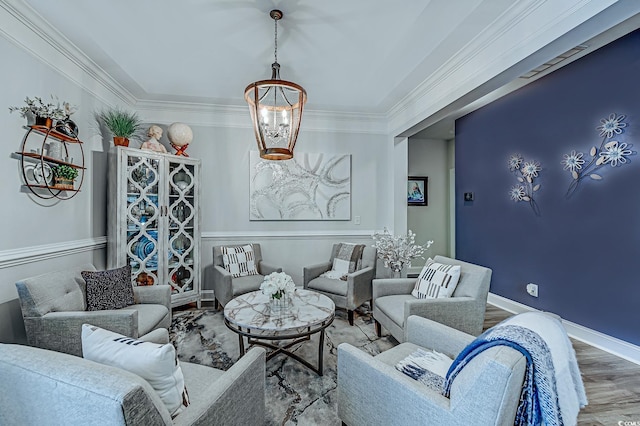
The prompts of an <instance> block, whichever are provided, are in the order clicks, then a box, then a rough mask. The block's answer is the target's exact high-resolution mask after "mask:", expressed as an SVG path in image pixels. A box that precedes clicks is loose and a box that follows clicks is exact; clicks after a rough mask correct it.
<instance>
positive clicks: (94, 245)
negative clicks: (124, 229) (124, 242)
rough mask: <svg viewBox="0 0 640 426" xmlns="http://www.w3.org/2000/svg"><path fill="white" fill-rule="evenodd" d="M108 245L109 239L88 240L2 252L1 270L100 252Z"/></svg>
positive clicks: (0, 254) (0, 252) (0, 255)
mask: <svg viewBox="0 0 640 426" xmlns="http://www.w3.org/2000/svg"><path fill="white" fill-rule="evenodd" d="M106 245H107V237H97V238H87V239H84V240H76V241H65V242H62V243H54V244H43V245H40V246H31V247H23V248H19V249H12V250H4V251H0V269H3V268H10V267H13V266H18V265H24V264H27V263H33V262H39V261H42V260H47V259H53V258H55V257H61V256H68V255H71V254H75V253H81V252H85V251H93V250H98V249H101V248H103V247H105V246H106Z"/></svg>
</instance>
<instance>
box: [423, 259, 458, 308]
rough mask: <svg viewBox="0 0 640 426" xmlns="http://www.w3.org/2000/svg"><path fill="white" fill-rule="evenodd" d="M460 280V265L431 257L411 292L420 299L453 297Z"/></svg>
mask: <svg viewBox="0 0 640 426" xmlns="http://www.w3.org/2000/svg"><path fill="white" fill-rule="evenodd" d="M459 280H460V265H447V264H444V263H437V262H434V261H433V259H431V258H429V259H428V260H427V263H426V264H425V265H424V268H422V272H420V275H419V276H418V280H417V281H416V285H415V287H414V288H413V291H412V292H411V294H412V295H413V297H416V298H418V299H441V298H446V297H451V295H452V294H453V292H454V291H455V289H456V286H457V285H458V281H459Z"/></svg>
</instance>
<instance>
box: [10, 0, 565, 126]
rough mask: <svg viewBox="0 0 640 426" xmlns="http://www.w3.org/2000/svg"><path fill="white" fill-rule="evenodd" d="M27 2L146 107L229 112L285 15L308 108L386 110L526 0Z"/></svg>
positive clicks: (287, 57) (282, 58) (286, 49)
mask: <svg viewBox="0 0 640 426" xmlns="http://www.w3.org/2000/svg"><path fill="white" fill-rule="evenodd" d="M23 1H24V3H26V4H28V5H29V6H30V7H31V8H33V9H34V11H35V12H36V13H37V14H39V15H40V16H41V17H42V18H43V19H45V20H46V21H48V22H49V23H50V24H51V25H52V26H53V27H55V28H56V29H57V30H58V31H59V32H60V33H61V34H62V35H63V36H64V37H66V38H67V39H68V40H70V41H71V43H73V44H74V45H75V46H76V47H77V48H79V49H80V50H81V51H82V52H83V53H84V54H85V55H86V56H87V57H88V58H89V59H90V60H91V61H93V62H94V63H95V64H96V65H97V66H98V67H100V68H102V69H103V70H104V71H105V72H107V73H108V74H109V75H110V76H111V77H112V78H114V79H115V80H116V81H117V82H118V83H119V84H120V85H122V86H123V87H124V88H125V89H126V90H127V91H128V92H129V93H130V94H131V95H132V96H133V97H135V98H136V99H137V100H139V101H176V102H196V103H205V104H213V105H225V106H235V105H237V106H241V105H242V106H243V105H245V103H244V99H243V94H244V89H245V87H246V86H247V85H248V84H249V83H251V82H253V81H255V80H261V79H266V78H269V77H270V65H271V63H272V62H273V59H274V58H273V49H274V21H273V20H272V19H271V18H270V17H269V11H270V10H271V9H274V8H277V9H280V10H282V11H283V12H284V17H283V19H282V20H281V21H279V23H278V62H279V63H280V65H281V78H282V79H284V80H290V81H294V82H296V83H298V84H300V85H302V86H303V87H304V88H305V89H306V91H307V93H308V103H307V109H308V110H315V111H334V112H356V113H364V114H386V113H388V112H389V111H390V110H391V109H392V108H393V107H394V106H395V105H397V104H398V103H399V102H400V101H401V100H402V99H403V98H405V97H406V96H407V95H408V94H409V93H410V92H411V91H412V90H413V89H414V88H416V87H418V86H419V85H420V83H421V82H423V81H424V80H425V79H426V78H427V77H428V76H430V75H432V74H434V73H435V72H436V71H437V70H438V69H439V68H440V67H441V65H442V64H444V63H447V61H449V60H450V59H451V58H452V57H453V56H454V55H455V54H456V53H457V52H460V51H462V50H463V49H464V48H465V47H466V46H469V45H470V44H471V43H472V42H473V41H474V39H475V38H477V37H478V35H479V34H483V33H485V32H486V31H489V29H490V28H491V26H492V24H494V25H495V22H496V21H497V20H499V19H500V17H501V16H503V15H504V14H505V13H508V12H509V11H510V8H513V7H516V6H515V5H516V4H517V3H519V2H514V1H513V0H454V1H452V0H403V1H402V2H401V3H400V2H390V1H380V0H377V1H376V0H348V1H347V0H321V1H311V0H180V1H177V0H135V1H132V0H109V1H77V0H56V1H55V2H53V1H51V0H23ZM559 1H564V0H559ZM392 3H393V4H394V5H395V6H396V7H391V5H392ZM520 3H521V4H520V6H522V2H520ZM525 3H526V2H525ZM529 3H535V2H533V1H531V0H529ZM525 30H526V29H525ZM524 32H525V31H523V34H524ZM542 62H544V61H542ZM542 62H539V63H542ZM539 63H538V64H539ZM442 127H443V128H442V130H441V131H439V132H440V133H442V134H443V135H447V134H450V133H449V132H450V131H451V123H449V124H446V125H442ZM449 137H451V136H449Z"/></svg>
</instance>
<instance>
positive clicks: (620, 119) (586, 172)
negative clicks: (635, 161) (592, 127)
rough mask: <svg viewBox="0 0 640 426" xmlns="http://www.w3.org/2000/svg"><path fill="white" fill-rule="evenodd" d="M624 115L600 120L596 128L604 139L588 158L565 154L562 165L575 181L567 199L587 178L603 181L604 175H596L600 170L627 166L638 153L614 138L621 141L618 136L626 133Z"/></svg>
mask: <svg viewBox="0 0 640 426" xmlns="http://www.w3.org/2000/svg"><path fill="white" fill-rule="evenodd" d="M625 118H626V116H625V115H624V114H620V115H616V114H615V113H612V114H611V115H609V117H608V118H603V119H602V120H600V122H601V124H600V125H599V126H598V127H596V130H598V131H599V132H600V136H601V137H602V143H601V144H600V147H599V148H598V147H596V146H592V147H591V149H590V150H589V156H588V158H585V155H584V154H583V153H582V152H576V151H575V150H573V151H571V152H570V153H569V154H564V158H563V160H562V165H563V166H564V169H565V170H567V171H568V172H569V173H571V177H572V178H573V180H572V181H571V183H570V184H569V188H568V189H567V193H566V197H567V198H569V197H571V195H573V193H574V192H575V191H576V189H578V185H579V184H580V182H582V181H583V180H584V179H586V178H590V179H592V180H602V175H600V174H599V173H595V172H596V171H598V170H599V169H600V168H602V167H605V166H607V165H609V166H611V167H618V166H622V165H623V164H626V163H627V162H628V161H629V160H628V157H629V156H630V155H634V154H635V153H636V152H635V151H633V150H631V146H632V145H631V144H627V143H626V142H621V141H618V140H611V139H612V138H614V137H615V138H616V139H619V138H618V136H620V135H622V134H623V133H624V128H625V127H627V123H625V122H624V119H625Z"/></svg>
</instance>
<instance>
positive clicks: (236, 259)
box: [222, 244, 258, 278]
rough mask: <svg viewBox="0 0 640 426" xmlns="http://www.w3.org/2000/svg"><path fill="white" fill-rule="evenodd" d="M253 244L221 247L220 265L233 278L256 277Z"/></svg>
mask: <svg viewBox="0 0 640 426" xmlns="http://www.w3.org/2000/svg"><path fill="white" fill-rule="evenodd" d="M255 261H256V257H255V254H254V253H253V244H247V245H244V246H235V247H222V264H223V265H224V269H226V270H227V272H229V273H230V274H231V275H232V276H233V277H234V278H238V277H245V276H247V275H258V270H257V269H256V262H255Z"/></svg>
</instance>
